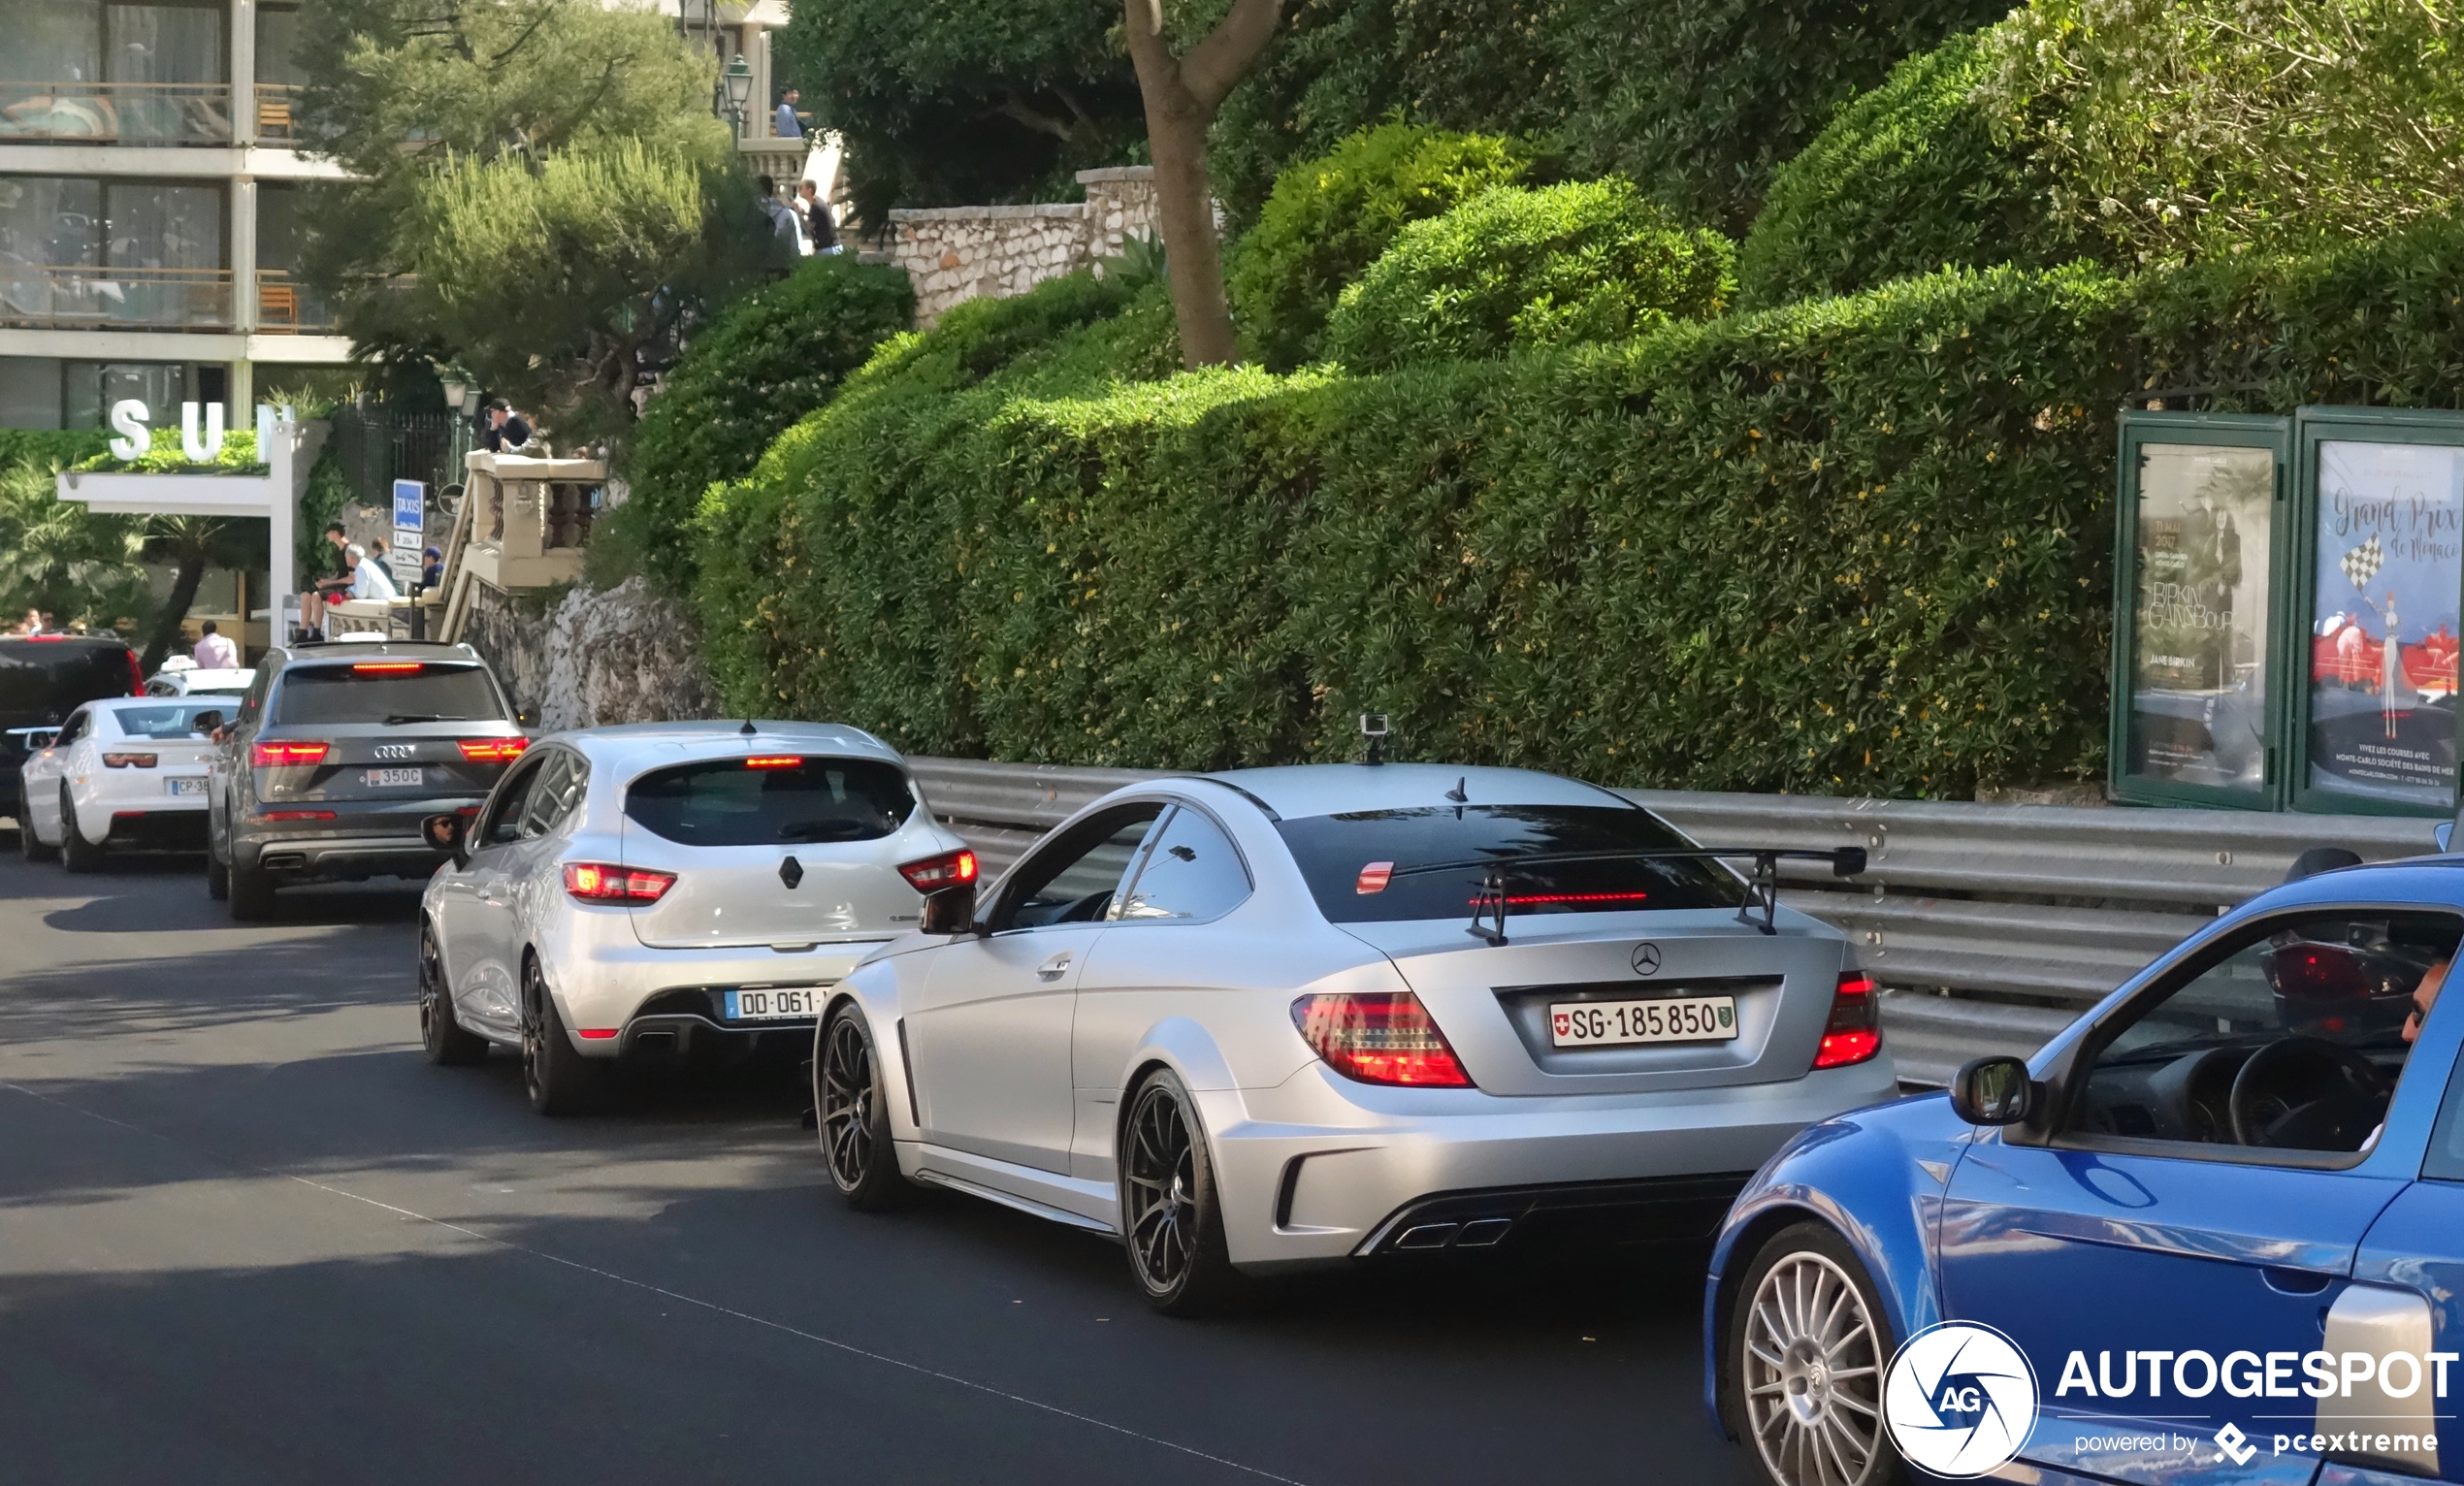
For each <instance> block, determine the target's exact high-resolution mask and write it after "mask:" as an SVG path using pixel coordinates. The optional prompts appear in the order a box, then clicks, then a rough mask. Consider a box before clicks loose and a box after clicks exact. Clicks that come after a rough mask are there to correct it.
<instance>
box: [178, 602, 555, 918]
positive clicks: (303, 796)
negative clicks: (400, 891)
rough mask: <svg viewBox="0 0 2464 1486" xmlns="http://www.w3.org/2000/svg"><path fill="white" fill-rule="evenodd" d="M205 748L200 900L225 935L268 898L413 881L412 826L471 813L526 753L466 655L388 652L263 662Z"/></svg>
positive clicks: (307, 648) (294, 655) (430, 866)
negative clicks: (218, 918) (309, 887)
mask: <svg viewBox="0 0 2464 1486" xmlns="http://www.w3.org/2000/svg"><path fill="white" fill-rule="evenodd" d="M218 736H219V742H220V747H219V748H218V749H216V751H215V753H214V757H213V760H212V764H211V774H210V782H209V784H208V786H207V795H208V799H209V801H210V803H209V805H208V808H207V816H206V822H207V824H206V835H207V852H206V887H207V890H208V891H209V892H211V894H212V895H213V896H214V897H217V898H221V899H225V900H227V901H228V902H229V904H230V907H231V917H233V918H234V919H239V920H261V919H264V918H267V917H269V916H270V915H271V914H272V913H273V911H274V893H275V889H276V888H282V887H289V886H294V885H297V884H302V883H318V882H361V881H365V880H366V879H369V878H372V877H404V878H414V879H417V878H425V877H428V876H429V875H431V874H432V873H434V872H435V871H436V870H437V864H438V862H440V861H442V860H444V859H445V856H444V854H443V853H442V852H439V851H438V850H437V848H435V847H433V846H431V845H430V844H429V843H428V841H427V839H426V838H425V837H424V836H423V835H422V834H421V832H420V825H419V823H420V822H421V821H422V820H424V819H426V818H428V817H430V816H433V815H439V814H455V813H475V812H476V811H477V810H478V808H479V802H480V801H481V800H483V799H485V798H486V797H487V794H488V791H489V790H490V789H492V788H494V787H495V785H496V782H497V780H498V778H499V777H500V776H502V775H503V773H504V770H505V766H506V765H507V764H509V763H511V762H512V761H513V760H515V759H519V758H521V757H522V753H523V751H524V750H525V749H526V748H528V747H529V746H530V737H529V734H528V733H527V732H526V731H525V730H524V729H523V727H522V725H521V723H520V722H519V721H518V720H517V719H516V716H515V714H514V711H513V708H512V706H511V705H510V704H509V703H508V702H507V701H506V699H505V695H504V692H503V688H501V687H499V686H498V685H497V680H496V677H495V675H494V674H493V673H491V672H490V671H489V669H488V665H487V662H484V661H482V660H480V659H479V656H478V653H477V652H476V651H473V650H472V649H471V648H470V646H468V645H438V644H423V643H418V642H404V641H388V642H384V643H365V642H361V643H348V642H343V643H333V644H313V643H311V644H303V645H297V646H294V647H292V648H290V649H287V650H275V651H270V652H268V653H267V655H266V658H265V659H264V660H263V661H261V662H258V664H257V673H256V677H255V679H254V680H252V681H251V682H249V684H248V689H247V691H246V692H244V693H243V694H242V695H240V696H239V697H238V698H237V700H236V701H235V703H234V705H233V709H232V715H231V717H230V718H229V719H227V720H226V722H225V724H224V727H223V728H222V730H221V732H220V733H219V735H218Z"/></svg>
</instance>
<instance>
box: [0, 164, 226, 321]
mask: <svg viewBox="0 0 2464 1486" xmlns="http://www.w3.org/2000/svg"><path fill="white" fill-rule="evenodd" d="M223 192H224V188H223V187H222V186H220V185H191V184H184V183H173V182H168V181H152V180H92V179H82V178H76V177H61V176H0V323H5V324H14V325H44V326H58V327H68V328H73V327H77V326H81V325H94V326H144V327H151V328H157V329H170V330H183V329H214V328H218V327H222V326H227V325H229V324H230V323H231V275H230V273H229V272H228V270H227V269H226V268H225V264H226V263H227V261H228V260H227V259H226V258H225V257H224V247H225V241H226V238H225V233H224V229H223V210H222V203H223Z"/></svg>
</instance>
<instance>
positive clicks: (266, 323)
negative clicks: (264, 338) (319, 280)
mask: <svg viewBox="0 0 2464 1486" xmlns="http://www.w3.org/2000/svg"><path fill="white" fill-rule="evenodd" d="M257 329H258V330H260V331H263V332H265V333H267V334H269V335H276V336H283V335H319V334H327V333H330V332H332V331H333V329H334V307H333V306H331V305H328V304H327V303H326V302H325V299H324V297H323V296H322V295H319V294H317V293H315V292H314V291H312V290H310V289H309V288H308V286H307V285H306V284H303V283H301V282H300V281H299V280H298V279H296V278H294V277H292V276H291V274H290V272H289V271H288V270H286V269H259V270H257Z"/></svg>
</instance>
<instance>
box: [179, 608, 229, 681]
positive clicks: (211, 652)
mask: <svg viewBox="0 0 2464 1486" xmlns="http://www.w3.org/2000/svg"><path fill="white" fill-rule="evenodd" d="M202 628H203V630H204V632H203V633H201V634H200V635H198V637H197V643H196V645H195V646H194V647H192V648H191V649H190V650H189V652H188V653H189V654H190V655H192V656H194V657H196V659H197V668H198V669H199V670H209V671H227V670H233V669H236V668H237V667H238V666H239V664H240V647H239V646H237V645H234V644H232V643H231V641H230V640H229V639H228V638H226V637H225V636H224V635H223V634H222V633H221V632H220V631H219V630H218V629H217V627H216V626H215V624H214V622H213V621H212V620H211V619H210V620H207V621H206V622H205V624H204V626H203V627H202Z"/></svg>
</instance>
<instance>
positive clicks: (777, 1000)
mask: <svg viewBox="0 0 2464 1486" xmlns="http://www.w3.org/2000/svg"><path fill="white" fill-rule="evenodd" d="M727 998H728V1019H729V1021H785V1020H788V1019H789V1018H795V1017H818V1016H820V1015H821V1011H822V1005H821V1002H822V993H821V992H820V991H819V990H816V989H814V988H813V987H812V986H810V985H806V986H801V987H797V988H793V989H784V990H780V989H773V990H730V991H729V992H728V993H727Z"/></svg>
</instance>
